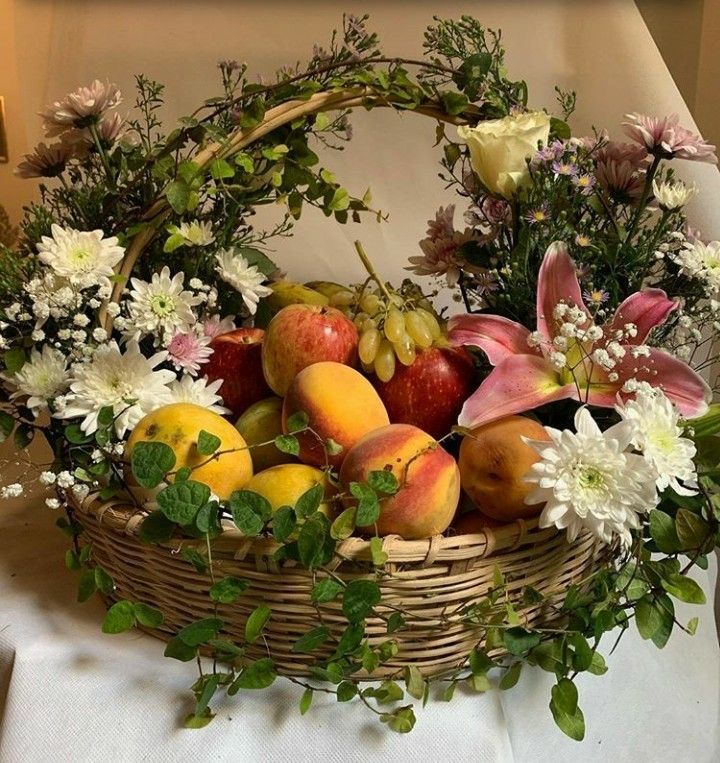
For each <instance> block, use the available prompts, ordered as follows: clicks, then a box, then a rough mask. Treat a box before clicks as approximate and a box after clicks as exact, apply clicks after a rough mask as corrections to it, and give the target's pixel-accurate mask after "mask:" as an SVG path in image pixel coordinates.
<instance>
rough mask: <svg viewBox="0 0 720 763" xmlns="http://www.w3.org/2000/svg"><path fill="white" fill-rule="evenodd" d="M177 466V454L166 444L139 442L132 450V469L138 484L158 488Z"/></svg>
mask: <svg viewBox="0 0 720 763" xmlns="http://www.w3.org/2000/svg"><path fill="white" fill-rule="evenodd" d="M174 466H175V453H174V452H173V449H172V448H171V447H170V446H169V445H166V444H165V443H164V442H139V443H137V445H135V447H134V448H133V450H132V454H131V456H130V468H131V469H132V474H133V477H135V479H136V480H137V481H138V484H140V485H142V487H145V488H154V487H157V486H158V485H159V484H160V483H161V482H162V481H163V480H164V479H165V475H166V474H167V473H168V472H169V471H170V470H171V469H172V468H173V467H174Z"/></svg>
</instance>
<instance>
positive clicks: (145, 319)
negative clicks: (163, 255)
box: [126, 266, 202, 342]
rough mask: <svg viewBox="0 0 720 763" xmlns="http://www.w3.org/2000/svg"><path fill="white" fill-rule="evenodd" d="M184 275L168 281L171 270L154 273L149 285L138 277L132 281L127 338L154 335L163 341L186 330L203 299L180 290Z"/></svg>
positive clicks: (177, 274) (191, 323)
mask: <svg viewBox="0 0 720 763" xmlns="http://www.w3.org/2000/svg"><path fill="white" fill-rule="evenodd" d="M184 280H185V276H184V274H183V273H176V274H175V275H174V276H173V277H172V278H170V268H168V267H167V266H165V267H164V268H163V269H162V270H161V271H160V273H153V276H152V279H151V281H150V283H148V282H147V281H141V280H140V279H139V278H133V279H131V281H130V283H131V284H132V287H133V288H132V291H131V292H130V300H131V301H130V302H129V303H128V313H129V316H130V319H129V321H128V329H127V331H126V333H127V335H128V336H129V337H130V338H132V339H136V340H139V339H141V338H142V337H144V336H147V335H148V334H155V335H156V336H158V339H159V340H160V341H163V342H164V341H165V340H166V339H168V338H169V337H170V336H171V335H172V334H174V333H175V332H176V331H177V330H179V329H187V328H188V327H190V326H192V325H193V324H194V323H195V322H196V320H197V319H196V317H195V313H194V312H193V307H195V305H198V304H200V303H201V302H202V297H199V296H197V295H195V294H193V293H192V292H191V291H184V290H183V282H184Z"/></svg>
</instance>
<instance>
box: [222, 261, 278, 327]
mask: <svg viewBox="0 0 720 763" xmlns="http://www.w3.org/2000/svg"><path fill="white" fill-rule="evenodd" d="M215 258H216V259H217V263H218V264H217V267H216V268H215V270H216V271H217V272H218V273H219V274H220V278H222V280H223V281H225V282H226V283H229V284H230V286H232V287H233V288H234V289H237V291H239V292H240V294H241V295H242V298H243V302H244V303H245V306H246V307H247V309H248V310H249V311H250V314H251V315H255V311H256V310H257V305H258V302H259V301H260V300H261V299H262V298H263V297H267V296H269V295H270V294H272V289H271V288H270V287H269V286H263V285H262V284H263V281H264V280H265V276H264V275H263V274H262V273H261V272H260V271H259V270H258V269H257V267H256V266H255V265H250V264H249V263H248V261H247V260H246V259H245V258H244V257H243V256H242V255H241V254H237V253H236V252H235V250H234V249H221V250H220V251H219V252H218V253H217V254H216V255H215Z"/></svg>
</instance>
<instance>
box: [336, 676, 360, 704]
mask: <svg viewBox="0 0 720 763" xmlns="http://www.w3.org/2000/svg"><path fill="white" fill-rule="evenodd" d="M335 693H336V695H337V701H338V702H349V701H350V700H351V699H353V697H355V695H356V694H357V693H358V687H357V684H354V683H352V682H351V681H342V682H341V683H339V684H338V687H337V689H336V690H335Z"/></svg>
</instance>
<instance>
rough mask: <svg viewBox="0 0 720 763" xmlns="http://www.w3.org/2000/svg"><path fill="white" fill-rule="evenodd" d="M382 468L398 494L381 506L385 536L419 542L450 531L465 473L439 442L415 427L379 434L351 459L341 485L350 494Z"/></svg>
mask: <svg viewBox="0 0 720 763" xmlns="http://www.w3.org/2000/svg"><path fill="white" fill-rule="evenodd" d="M383 469H387V470H390V471H392V473H393V474H394V475H395V477H396V478H397V480H398V483H399V489H398V491H397V493H395V495H392V496H389V497H387V498H383V499H382V500H381V502H380V517H379V519H378V521H377V530H378V533H379V534H380V535H390V534H396V535H400V536H401V537H403V538H405V539H406V540H415V539H418V538H430V537H432V536H433V535H439V534H440V533H442V532H444V531H445V530H446V529H447V527H448V525H449V524H450V522H451V521H452V518H453V516H454V515H455V510H456V508H457V505H458V500H459V498H460V472H459V470H458V466H457V464H456V463H455V459H454V458H453V457H452V456H451V455H450V454H449V453H448V452H447V451H445V450H443V448H442V447H441V446H440V445H439V444H438V442H437V440H435V439H433V438H432V437H431V436H430V435H429V434H427V432H423V431H422V429H418V428H417V427H415V426H412V425H411V424H390V425H389V426H386V427H382V428H381V429H376V430H374V431H373V432H370V433H368V434H366V435H365V436H364V437H363V438H362V439H361V440H360V441H359V442H358V443H357V444H356V445H355V446H354V447H353V448H352V449H351V450H350V452H349V453H348V454H347V457H346V458H345V461H344V462H343V465H342V468H341V469H340V482H341V483H342V485H343V488H344V489H346V490H348V489H349V486H350V483H351V482H364V481H366V480H367V478H368V475H369V474H370V472H372V471H381V470H383ZM360 529H361V530H362V529H363V528H360ZM366 529H367V530H368V531H370V532H372V531H373V529H374V528H373V527H368V528H366Z"/></svg>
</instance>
